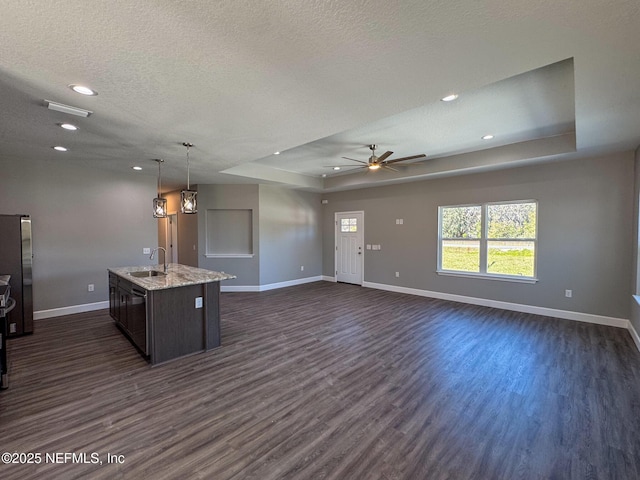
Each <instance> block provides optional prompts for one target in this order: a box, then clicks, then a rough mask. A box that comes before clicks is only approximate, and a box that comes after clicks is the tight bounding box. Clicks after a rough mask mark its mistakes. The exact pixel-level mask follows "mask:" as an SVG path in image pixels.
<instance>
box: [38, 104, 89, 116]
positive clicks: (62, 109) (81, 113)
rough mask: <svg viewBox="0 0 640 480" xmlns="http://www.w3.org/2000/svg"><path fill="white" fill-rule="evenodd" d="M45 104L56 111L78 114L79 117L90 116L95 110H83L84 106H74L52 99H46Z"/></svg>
mask: <svg viewBox="0 0 640 480" xmlns="http://www.w3.org/2000/svg"><path fill="white" fill-rule="evenodd" d="M44 104H45V105H46V106H47V108H48V109H49V110H55V111H56V112H62V113H68V114H70V115H77V116H78V117H88V116H89V115H91V114H92V113H93V112H90V111H89V110H83V109H82V108H78V107H72V106H70V105H65V104H63V103H58V102H52V101H51V100H45V101H44Z"/></svg>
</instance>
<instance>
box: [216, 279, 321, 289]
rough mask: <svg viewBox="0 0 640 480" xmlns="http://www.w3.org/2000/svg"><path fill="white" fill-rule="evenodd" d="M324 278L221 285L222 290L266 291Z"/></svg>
mask: <svg viewBox="0 0 640 480" xmlns="http://www.w3.org/2000/svg"><path fill="white" fill-rule="evenodd" d="M321 280H324V278H323V277H322V276H320V275H318V276H316V277H307V278H298V279H296V280H287V281H286V282H278V283H269V284H266V285H221V286H220V291H221V292H265V291H267V290H275V289H276V288H285V287H293V286H294V285H303V284H305V283H311V282H319V281H321Z"/></svg>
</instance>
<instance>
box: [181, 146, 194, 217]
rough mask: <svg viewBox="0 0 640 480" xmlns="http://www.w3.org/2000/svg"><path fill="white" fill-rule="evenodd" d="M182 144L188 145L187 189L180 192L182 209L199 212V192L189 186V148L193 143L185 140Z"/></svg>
mask: <svg viewBox="0 0 640 480" xmlns="http://www.w3.org/2000/svg"><path fill="white" fill-rule="evenodd" d="M182 145H184V146H185V147H187V189H186V190H182V192H180V211H181V212H182V213H198V205H197V199H196V196H197V195H198V192H196V191H195V190H191V189H190V188H189V187H190V185H189V149H190V148H191V147H193V143H188V142H184V143H183V144H182Z"/></svg>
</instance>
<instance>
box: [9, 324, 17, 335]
mask: <svg viewBox="0 0 640 480" xmlns="http://www.w3.org/2000/svg"><path fill="white" fill-rule="evenodd" d="M9 333H16V324H15V323H10V324H9Z"/></svg>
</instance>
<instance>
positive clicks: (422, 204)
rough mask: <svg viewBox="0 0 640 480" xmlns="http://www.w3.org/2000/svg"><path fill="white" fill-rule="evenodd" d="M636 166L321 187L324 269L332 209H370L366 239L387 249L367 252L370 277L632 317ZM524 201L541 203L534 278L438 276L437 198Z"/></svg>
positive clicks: (599, 161) (615, 163)
mask: <svg viewBox="0 0 640 480" xmlns="http://www.w3.org/2000/svg"><path fill="white" fill-rule="evenodd" d="M633 163H634V156H633V152H627V153H622V154H617V155H611V156H607V157H603V158H586V159H580V160H573V161H563V162H553V163H552V162H548V163H545V164H542V165H537V166H527V167H520V168H513V169H508V170H500V171H495V172H487V173H481V174H470V175H464V176H457V177H450V178H443V179H435V180H426V181H420V182H414V183H406V184H400V185H392V186H386V187H376V188H368V189H361V190H352V191H346V192H336V193H332V194H325V195H323V198H326V199H328V200H329V204H328V205H324V207H323V209H324V213H323V219H324V220H323V272H324V275H327V276H332V277H333V276H334V224H333V222H334V213H335V212H339V211H349V210H364V212H365V217H364V223H365V227H364V235H365V244H367V243H369V244H381V246H382V249H381V250H380V251H372V250H365V257H364V280H365V281H366V282H373V283H381V284H386V285H395V286H402V287H409V288H416V289H421V290H428V291H436V292H442V293H449V294H457V295H463V296H469V297H479V298H485V299H491V300H497V301H504V302H512V303H517V304H524V305H533V306H540V307H548V308H554V309H561V310H568V311H574V312H583V313H590V314H596V315H604V316H611V317H617V318H629V316H630V312H629V296H630V294H631V283H630V279H631V259H632V242H631V238H632V222H630V221H629V219H630V218H631V217H632V215H633V201H632V197H633V183H634V182H633ZM520 199H535V200H538V202H539V206H538V209H539V210H538V215H539V220H538V232H539V233H538V240H539V241H538V263H537V276H538V278H539V282H538V283H536V284H524V283H512V282H501V281H495V280H485V279H474V278H460V277H451V276H441V275H437V274H436V266H437V258H436V257H437V248H438V247H437V239H438V229H437V227H438V206H439V205H455V204H465V203H476V202H491V201H503V200H520ZM396 218H402V219H404V224H403V225H396V224H395V219H396ZM396 271H399V272H400V278H395V272H396ZM565 289H572V290H573V298H566V297H565V296H564V291H565Z"/></svg>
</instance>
